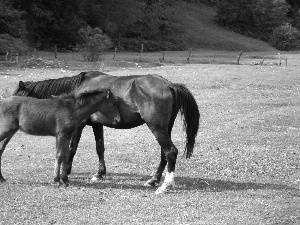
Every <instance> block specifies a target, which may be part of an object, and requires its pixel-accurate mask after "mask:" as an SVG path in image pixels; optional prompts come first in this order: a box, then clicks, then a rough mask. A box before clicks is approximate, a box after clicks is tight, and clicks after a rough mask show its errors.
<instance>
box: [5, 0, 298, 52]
mask: <svg viewBox="0 0 300 225" xmlns="http://www.w3.org/2000/svg"><path fill="white" fill-rule="evenodd" d="M191 5H193V6H195V7H203V6H205V5H208V6H210V7H214V8H215V10H216V13H215V16H214V22H215V23H216V24H217V25H218V26H223V27H226V28H227V29H229V30H232V31H234V32H237V33H240V34H243V35H246V36H249V37H252V38H255V39H259V40H262V41H264V42H267V43H269V44H271V45H272V46H273V47H275V48H277V49H278V50H299V49H300V12H299V8H300V0H239V1H235V0H26V1H24V0H0V53H1V54H5V53H7V52H8V51H10V52H18V53H19V54H26V53H27V52H28V51H30V50H32V49H38V50H52V49H53V47H54V46H56V47H57V49H58V50H60V51H80V50H82V49H86V48H87V47H88V46H89V47H90V48H94V47H95V45H93V43H94V44H95V42H96V46H97V47H99V51H100V50H104V49H109V48H110V49H114V48H118V50H125V51H139V50H140V48H141V43H142V44H143V46H144V50H145V51H167V50H185V49H187V48H189V47H190V45H189V43H188V41H187V40H186V39H185V38H184V35H183V33H184V30H185V29H183V26H185V24H184V23H183V22H182V21H183V18H182V17H183V16H184V15H186V14H185V13H184V10H185V9H186V8H187V6H191ZM200 35H201V33H200ZM97 43H98V44H97ZM98 45H100V46H98Z"/></svg>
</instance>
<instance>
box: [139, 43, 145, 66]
mask: <svg viewBox="0 0 300 225" xmlns="http://www.w3.org/2000/svg"><path fill="white" fill-rule="evenodd" d="M143 51H144V44H142V46H141V55H140V62H142V59H143Z"/></svg>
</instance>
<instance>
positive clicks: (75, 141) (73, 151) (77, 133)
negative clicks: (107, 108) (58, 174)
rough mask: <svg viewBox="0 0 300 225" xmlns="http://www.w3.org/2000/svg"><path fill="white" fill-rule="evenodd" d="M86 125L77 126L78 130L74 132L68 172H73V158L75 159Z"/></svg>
mask: <svg viewBox="0 0 300 225" xmlns="http://www.w3.org/2000/svg"><path fill="white" fill-rule="evenodd" d="M84 127H85V124H83V125H81V126H79V127H78V128H77V130H76V131H75V132H74V134H73V136H72V138H71V142H70V156H69V159H68V166H67V173H68V174H71V171H72V163H73V159H74V156H75V154H76V151H77V148H78V143H79V141H80V138H81V134H82V130H83V128H84Z"/></svg>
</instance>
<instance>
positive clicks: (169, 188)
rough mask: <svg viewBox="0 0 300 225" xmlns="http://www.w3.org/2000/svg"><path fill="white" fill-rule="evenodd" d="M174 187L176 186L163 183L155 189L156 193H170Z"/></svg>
mask: <svg viewBox="0 0 300 225" xmlns="http://www.w3.org/2000/svg"><path fill="white" fill-rule="evenodd" d="M174 187H175V185H172V184H165V183H163V184H162V185H161V186H160V187H159V188H157V190H156V191H155V194H157V195H159V194H166V193H170V192H172V190H173V189H174Z"/></svg>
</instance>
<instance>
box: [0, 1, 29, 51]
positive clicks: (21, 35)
mask: <svg viewBox="0 0 300 225" xmlns="http://www.w3.org/2000/svg"><path fill="white" fill-rule="evenodd" d="M22 15H23V12H21V11H19V10H17V9H15V8H13V6H12V4H11V1H9V0H1V1H0V27H1V29H0V53H4V52H6V51H10V52H12V51H17V52H19V53H22V52H26V51H27V50H28V46H27V44H26V43H25V42H24V40H25V39H26V29H25V21H23V20H22Z"/></svg>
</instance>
